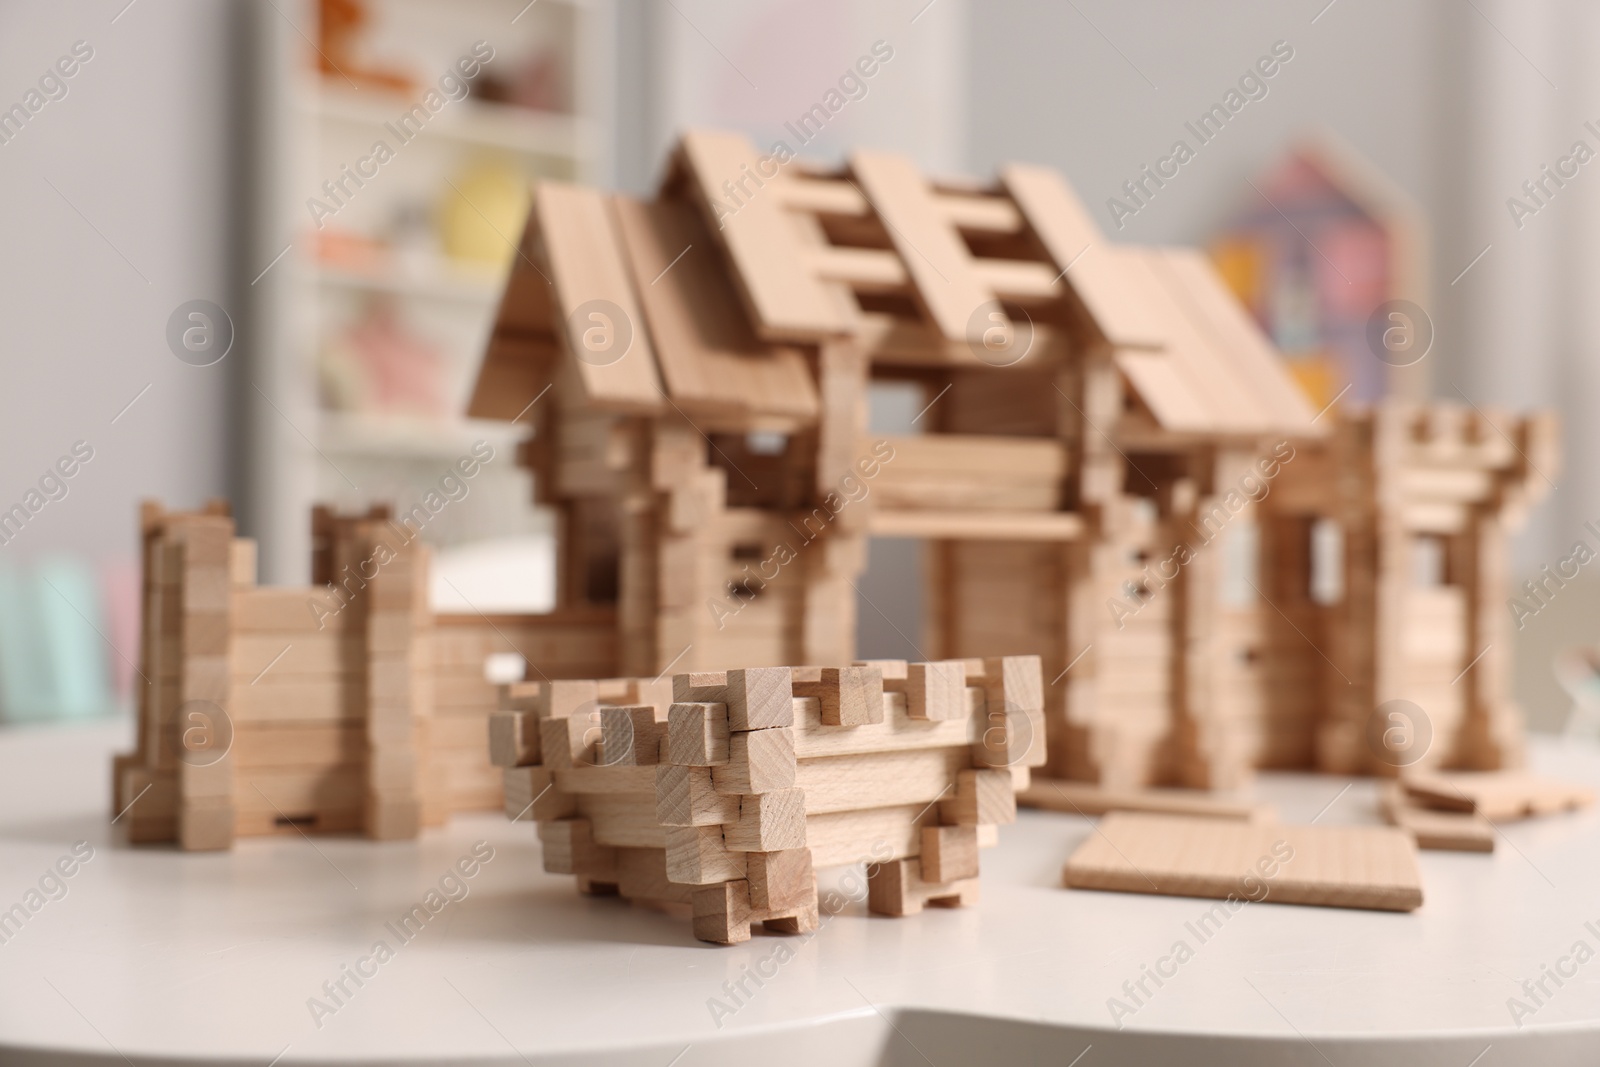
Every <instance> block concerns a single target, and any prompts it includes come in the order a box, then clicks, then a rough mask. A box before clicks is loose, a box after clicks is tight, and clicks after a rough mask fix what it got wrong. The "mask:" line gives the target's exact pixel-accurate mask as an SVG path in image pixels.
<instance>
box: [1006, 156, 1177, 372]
mask: <svg viewBox="0 0 1600 1067" xmlns="http://www.w3.org/2000/svg"><path fill="white" fill-rule="evenodd" d="M1000 181H1001V184H1002V185H1003V186H1004V187H1005V189H1006V191H1007V192H1008V193H1010V194H1011V197H1012V199H1013V200H1015V201H1016V204H1017V207H1018V208H1020V209H1021V211H1022V215H1023V218H1024V219H1026V220H1027V223H1028V226H1029V227H1030V228H1032V230H1033V232H1034V233H1035V234H1037V235H1038V237H1039V240H1040V241H1041V242H1043V244H1044V246H1045V249H1046V250H1047V251H1048V252H1049V253H1050V258H1051V260H1052V261H1053V262H1054V263H1055V267H1056V270H1058V271H1066V275H1065V278H1066V281H1067V283H1068V284H1069V285H1070V286H1071V287H1072V290H1073V292H1075V293H1076V294H1077V295H1078V299H1080V300H1081V301H1082V302H1083V305H1084V307H1085V309H1086V310H1087V311H1088V312H1089V316H1090V318H1092V319H1093V320H1094V323H1095V326H1096V328H1097V329H1099V331H1100V332H1101V333H1102V334H1104V335H1105V338H1106V340H1107V341H1109V342H1110V343H1111V344H1113V345H1115V346H1117V347H1119V348H1124V347H1133V348H1152V349H1153V348H1161V347H1162V346H1163V345H1164V344H1165V343H1166V337H1165V335H1164V334H1163V333H1162V331H1161V328H1160V323H1159V322H1158V321H1157V320H1155V319H1153V318H1152V317H1151V315H1150V313H1149V311H1148V309H1147V308H1145V307H1144V306H1143V304H1142V302H1141V301H1140V298H1139V291H1138V289H1137V288H1136V287H1135V286H1134V285H1133V284H1132V283H1131V282H1130V280H1129V279H1128V277H1127V272H1126V270H1125V269H1124V265H1123V262H1122V261H1121V259H1119V258H1118V257H1117V256H1116V255H1115V253H1114V249H1113V247H1112V246H1111V245H1109V244H1108V243H1107V242H1106V240H1105V237H1104V236H1103V235H1102V234H1101V233H1100V230H1099V227H1097V226H1096V225H1095V224H1094V222H1093V221H1092V220H1091V219H1090V217H1089V212H1088V210H1087V209H1086V208H1085V207H1084V206H1083V203H1082V202H1081V201H1080V200H1079V199H1078V197H1077V195H1076V194H1075V193H1074V192H1073V191H1072V189H1071V188H1070V187H1069V186H1068V185H1067V183H1066V182H1065V181H1064V180H1063V179H1062V177H1061V175H1059V174H1057V173H1056V172H1055V171H1053V170H1050V169H1048V168H1046V167H1034V166H1026V165H1023V164H1012V165H1011V166H1008V167H1005V168H1003V169H1002V170H1001V171H1000ZM1069 268H1070V269H1069Z"/></svg>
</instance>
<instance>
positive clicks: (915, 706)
mask: <svg viewBox="0 0 1600 1067" xmlns="http://www.w3.org/2000/svg"><path fill="white" fill-rule="evenodd" d="M885 688H888V680H887V679H885ZM966 688H967V676H966V669H965V668H964V667H963V666H962V664H961V663H960V662H959V661H957V660H945V661H942V662H939V663H912V664H909V665H908V666H907V669H906V680H905V689H904V692H905V694H906V714H907V715H909V716H910V717H911V718H913V719H920V720H926V721H929V722H949V721H950V720H952V719H959V718H961V717H962V715H963V714H964V712H965V709H966Z"/></svg>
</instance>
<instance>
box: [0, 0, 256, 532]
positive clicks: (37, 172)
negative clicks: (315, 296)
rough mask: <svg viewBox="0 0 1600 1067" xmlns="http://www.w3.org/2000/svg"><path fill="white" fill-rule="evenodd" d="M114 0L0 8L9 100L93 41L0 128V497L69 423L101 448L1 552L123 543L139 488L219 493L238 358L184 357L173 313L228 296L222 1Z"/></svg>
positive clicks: (180, 495) (193, 495) (68, 441)
mask: <svg viewBox="0 0 1600 1067" xmlns="http://www.w3.org/2000/svg"><path fill="white" fill-rule="evenodd" d="M124 3H125V0H111V2H105V3H94V4H82V5H79V4H73V5H65V4H60V5H58V4H37V3H28V4H24V3H7V4H5V5H4V6H0V109H9V108H10V107H11V105H12V104H16V103H21V102H23V101H24V95H25V94H26V93H27V92H28V90H29V89H30V88H34V87H35V86H36V84H37V82H38V79H39V78H40V76H41V75H43V74H44V73H45V72H46V71H47V70H48V69H49V68H50V67H51V66H52V64H54V63H55V62H56V60H57V59H58V58H59V57H61V56H62V55H65V54H67V53H69V52H70V50H71V49H72V46H73V44H74V42H77V41H80V40H81V41H84V42H86V43H87V44H88V46H89V47H92V48H93V50H94V55H93V58H92V59H90V60H89V61H88V62H87V63H86V64H84V65H83V66H82V68H81V69H80V70H79V71H78V72H77V74H76V75H75V76H74V77H72V78H70V79H66V80H65V84H66V86H67V95H66V96H65V97H64V98H62V99H59V100H53V101H50V102H48V103H46V104H45V105H44V106H43V107H42V108H41V109H40V110H39V112H38V113H37V114H34V115H32V116H31V118H30V120H29V121H28V122H27V123H26V125H25V126H24V127H23V129H22V131H21V133H20V134H18V135H16V136H15V137H14V138H13V139H12V140H11V141H10V142H9V143H5V144H0V204H3V205H4V206H3V208H0V212H3V216H0V217H3V218H4V220H5V221H4V225H3V226H0V242H3V245H4V254H3V255H0V368H3V382H4V394H3V401H0V405H3V406H0V411H3V413H4V417H3V418H0V509H3V508H9V507H10V506H11V505H12V504H14V503H16V502H18V501H19V500H21V499H22V498H23V496H24V494H25V493H26V491H27V490H28V489H29V487H30V486H32V485H33V484H35V483H36V482H37V480H38V478H39V476H40V475H41V474H42V473H43V472H44V470H45V468H46V467H47V466H49V465H50V464H51V463H53V462H54V461H55V460H56V459H57V458H58V457H59V456H61V455H62V454H63V453H65V452H66V451H67V450H68V449H69V448H70V446H71V445H72V443H73V442H74V441H75V440H79V439H82V440H85V441H87V442H88V443H89V444H90V445H91V446H92V447H93V449H94V453H95V454H94V459H93V460H92V461H90V462H89V464H88V465H87V466H86V467H85V468H84V469H83V470H82V471H81V472H79V473H78V474H77V475H76V476H75V477H74V478H73V479H72V480H71V481H70V482H69V483H68V484H69V487H70V492H69V494H68V496H67V497H66V498H64V499H61V500H58V501H55V502H52V503H49V504H48V505H46V506H45V507H44V508H43V509H42V510H41V511H40V512H39V513H38V515H37V516H35V517H34V518H33V519H32V520H31V522H30V523H29V524H28V525H27V527H26V528H25V529H24V530H23V531H22V533H21V535H20V536H18V537H17V538H15V539H14V540H13V541H12V542H11V543H10V544H9V545H7V546H5V547H0V553H4V554H5V558H6V559H9V560H15V559H21V558H24V557H28V556H36V555H37V554H39V553H41V552H44V551H48V550H70V551H73V552H77V553H82V554H85V555H87V556H89V557H91V558H93V559H96V560H106V559H111V558H116V557H122V558H126V559H132V557H133V556H134V553H135V550H136V545H137V529H136V523H135V515H136V508H137V501H138V500H139V499H140V498H141V497H145V496H156V497H160V498H162V499H164V500H166V501H167V502H169V503H170V504H173V505H179V504H181V505H191V504H193V503H195V502H197V501H198V500H200V499H201V498H202V497H203V496H206V495H210V494H219V493H222V492H223V491H224V480H225V471H226V469H227V465H228V462H229V459H228V448H227V446H226V441H227V437H228V435H227V433H226V411H227V407H226V403H225V398H226V389H227V385H226V380H225V376H226V375H227V374H228V373H229V370H230V367H231V363H232V362H233V359H232V357H230V358H229V359H225V360H224V361H223V362H222V363H221V364H219V365H217V366H214V367H210V368H205V369H198V368H195V367H191V366H187V365H185V364H183V363H180V362H179V361H178V360H177V359H176V358H175V357H174V356H173V355H172V353H171V352H170V351H169V350H168V348H167V344H166V341H165V330H166V323H167V319H168V316H169V315H170V314H171V312H172V311H173V309H174V308H175V307H177V305H179V304H181V303H183V302H184V301H187V300H190V299H193V298H196V297H203V298H207V299H210V300H212V301H215V302H217V303H219V304H225V303H228V302H229V300H228V298H227V286H228V284H229V277H230V276H229V272H228V263H227V247H228V246H227V239H228V233H229V227H230V225H231V223H230V221H229V216H228V213H227V209H228V207H229V200H228V197H229V193H228V190H229V186H230V177H231V171H230V163H229V159H230V154H231V153H230V151H229V145H230V138H231V136H232V135H231V129H232V124H231V123H230V121H229V118H230V116H229V115H228V113H227V108H228V107H229V106H230V105H229V101H230V99H231V91H230V74H229V68H230V66H231V59H230V32H229V28H228V23H229V20H230V18H231V12H230V6H225V5H221V4H215V3H205V2H202V0H177V2H173V0H163V2H159V3H152V2H148V0H147V2H141V3H136V4H135V5H133V6H132V7H131V8H129V9H128V10H127V11H125V12H123V13H122V14H121V15H120V17H118V12H119V10H120V9H121V8H122V6H123V4H124ZM114 18H115V19H116V21H115V22H114V23H113V21H112V20H113V19H114ZM236 354H237V353H236ZM147 385H148V386H149V389H148V391H146V392H144V395H143V396H142V397H140V399H139V400H138V402H137V403H135V404H134V405H133V406H132V407H131V408H128V409H127V410H126V412H123V413H122V414H121V417H120V418H118V417H117V416H118V413H119V412H121V411H122V409H123V408H124V406H125V405H127V404H128V403H129V401H131V400H133V399H134V397H135V396H137V395H138V394H139V393H140V391H141V390H144V389H145V387H146V386H147ZM114 418H115V419H116V422H115V424H114V425H113V423H112V420H113V419H114Z"/></svg>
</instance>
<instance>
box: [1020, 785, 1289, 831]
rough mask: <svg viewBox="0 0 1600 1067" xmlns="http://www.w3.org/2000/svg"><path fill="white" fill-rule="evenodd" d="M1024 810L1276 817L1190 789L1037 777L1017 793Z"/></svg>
mask: <svg viewBox="0 0 1600 1067" xmlns="http://www.w3.org/2000/svg"><path fill="white" fill-rule="evenodd" d="M1017 803H1018V804H1020V805H1022V806H1023V807H1025V808H1041V809H1043V810H1045V811H1060V812H1066V813H1068V814H1071V815H1104V814H1105V813H1106V812H1108V811H1146V812H1152V813H1157V814H1166V815H1199V816H1210V817H1211V818H1214V819H1239V820H1242V821H1244V822H1263V823H1270V822H1276V821H1277V813H1276V812H1274V811H1273V809H1272V806H1271V805H1269V804H1251V803H1246V802H1244V801H1231V800H1219V799H1217V798H1216V797H1215V796H1213V795H1212V794H1209V793H1205V792H1202V791H1200V790H1197V789H1195V790H1189V789H1116V788H1112V787H1109V786H1101V785H1094V784H1091V783H1089V782H1073V781H1068V780H1067V779H1064V778H1046V777H1043V776H1035V777H1034V779H1033V781H1032V783H1031V784H1029V786H1028V787H1027V788H1026V789H1024V790H1022V791H1020V792H1018V793H1017Z"/></svg>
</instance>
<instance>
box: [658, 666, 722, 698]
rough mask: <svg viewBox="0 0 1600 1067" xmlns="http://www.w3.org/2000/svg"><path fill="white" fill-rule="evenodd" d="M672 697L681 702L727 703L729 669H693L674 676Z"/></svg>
mask: <svg viewBox="0 0 1600 1067" xmlns="http://www.w3.org/2000/svg"><path fill="white" fill-rule="evenodd" d="M672 699H673V702H674V703H680V704H726V703H727V702H728V672H727V671H693V672H691V673H689V674H674V675H673V676H672Z"/></svg>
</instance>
